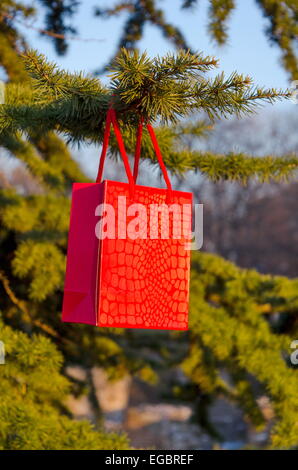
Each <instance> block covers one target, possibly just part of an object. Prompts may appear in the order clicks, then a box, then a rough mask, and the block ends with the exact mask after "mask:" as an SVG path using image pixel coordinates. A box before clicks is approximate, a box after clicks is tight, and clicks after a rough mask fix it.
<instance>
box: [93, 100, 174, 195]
mask: <svg viewBox="0 0 298 470" xmlns="http://www.w3.org/2000/svg"><path fill="white" fill-rule="evenodd" d="M111 124H113V127H114V132H115V136H116V139H117V142H118V146H119V151H120V155H121V157H122V160H123V163H124V167H125V171H126V174H127V178H128V182H129V186H130V191H131V194H134V188H135V184H136V180H137V177H138V171H139V161H140V155H141V144H142V133H143V118H141V120H140V123H139V125H138V130H137V140H136V148H135V161H134V169H133V174H132V172H131V169H130V165H129V160H128V156H127V153H126V150H125V146H124V142H123V139H122V135H121V131H120V128H119V125H118V121H117V117H116V112H115V110H114V109H113V108H110V109H109V110H108V113H107V119H106V127H105V131H104V137H103V145H102V151H101V156H100V163H99V168H98V173H97V178H96V183H101V182H102V176H103V168H104V162H105V157H106V154H107V149H108V144H109V138H110V133H111ZM147 129H148V132H149V135H150V138H151V141H152V144H153V148H154V150H155V154H156V157H157V161H158V163H159V165H160V168H161V171H162V174H163V177H164V180H165V183H166V185H167V189H168V194H167V202H168V203H169V202H170V201H171V200H172V196H173V189H172V185H171V181H170V178H169V176H168V172H167V169H166V166H165V164H164V162H163V158H162V155H161V151H160V148H159V145H158V142H157V139H156V135H155V132H154V129H153V127H152V126H151V124H147Z"/></svg>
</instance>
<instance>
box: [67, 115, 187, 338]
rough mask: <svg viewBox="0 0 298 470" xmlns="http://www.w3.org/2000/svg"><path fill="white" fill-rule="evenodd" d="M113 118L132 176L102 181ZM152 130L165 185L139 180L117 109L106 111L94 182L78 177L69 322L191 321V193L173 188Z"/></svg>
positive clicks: (159, 324) (176, 326) (140, 324)
mask: <svg viewBox="0 0 298 470" xmlns="http://www.w3.org/2000/svg"><path fill="white" fill-rule="evenodd" d="M111 124H113V127H114V132H115V135H116V138H117V142H118V145H119V150H120V155H121V157H122V159H123V162H124V166H125V170H126V174H127V177H128V183H123V182H118V181H108V180H105V181H102V174H103V167H104V161H105V155H106V151H107V147H108V141H109V135H110V128H111ZM147 129H148V132H149V135H150V137H151V139H152V143H153V146H154V149H155V153H156V156H157V160H158V162H159V165H160V167H161V170H162V174H163V176H164V179H165V182H166V185H167V189H160V188H152V187H147V186H140V185H137V184H136V178H137V173H138V162H139V156H140V147H141V135H142V124H140V126H139V128H138V138H137V147H136V158H135V166H134V173H133V174H132V172H131V169H130V165H129V161H128V157H127V154H126V151H125V147H124V143H123V140H122V136H121V133H120V129H119V125H118V123H117V119H116V115H115V111H114V110H113V109H110V110H109V112H108V115H107V122H106V128H105V135H104V142H103V149H102V154H101V159H100V166H99V172H98V177H97V180H96V181H97V182H96V183H74V185H73V192H72V205H71V216H70V229H69V238H68V251H67V267H66V278H65V289H64V299H63V309H62V310H63V312H62V320H63V321H64V322H74V323H88V324H92V325H97V326H108V327H122V328H123V327H126V328H153V329H171V330H186V329H187V328H188V303H189V270H190V251H189V242H190V236H191V235H190V234H191V205H192V194H191V193H187V192H182V191H174V190H172V187H171V183H170V180H169V177H168V174H167V170H166V167H165V165H164V163H163V161H162V156H161V153H160V149H159V147H158V143H157V140H156V137H155V134H154V130H153V128H152V127H151V126H150V125H149V124H147Z"/></svg>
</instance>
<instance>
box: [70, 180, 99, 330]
mask: <svg viewBox="0 0 298 470" xmlns="http://www.w3.org/2000/svg"><path fill="white" fill-rule="evenodd" d="M103 196H104V185H103V183H101V184H99V183H74V185H73V191H72V204H71V215H70V226H69V235H68V249H67V264H66V275H65V287H64V298H63V307H62V321H64V322H74V323H88V324H92V325H96V324H97V315H96V291H97V280H98V279H97V277H98V276H97V273H98V251H99V249H100V243H99V240H98V238H97V237H96V234H95V226H96V221H97V220H96V216H95V209H96V207H97V206H98V204H100V203H101V202H102V201H103Z"/></svg>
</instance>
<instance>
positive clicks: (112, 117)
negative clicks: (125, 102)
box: [96, 108, 135, 195]
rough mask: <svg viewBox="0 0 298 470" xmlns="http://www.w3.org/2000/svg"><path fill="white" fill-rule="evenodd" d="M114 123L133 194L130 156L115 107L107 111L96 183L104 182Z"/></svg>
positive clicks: (133, 185) (133, 183) (133, 184)
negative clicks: (105, 165)
mask: <svg viewBox="0 0 298 470" xmlns="http://www.w3.org/2000/svg"><path fill="white" fill-rule="evenodd" d="M112 124H113V128H114V132H115V136H116V139H117V142H118V147H119V151H120V155H121V157H122V160H123V163H124V167H125V171H126V175H127V178H128V182H129V188H130V193H131V195H133V193H134V187H135V182H134V179H133V176H132V172H131V169H130V165H129V160H128V156H127V153H126V150H125V146H124V142H123V139H122V135H121V131H120V128H119V125H118V121H117V118H116V113H115V110H114V109H113V108H109V110H108V113H107V119H106V126H105V131H104V137H103V145H102V151H101V156H100V162H99V168H98V173H97V177H96V183H101V182H102V176H103V168H104V163H105V158H106V154H107V150H108V145H109V139H110V134H111V125H112Z"/></svg>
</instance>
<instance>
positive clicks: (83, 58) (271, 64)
mask: <svg viewBox="0 0 298 470" xmlns="http://www.w3.org/2000/svg"><path fill="white" fill-rule="evenodd" d="M30 3H31V2H30ZM159 3H160V5H161V6H162V7H163V8H165V11H166V17H167V19H168V20H169V21H170V22H172V23H174V24H176V25H178V26H179V27H180V28H181V29H182V31H183V32H184V34H185V36H186V38H187V40H188V42H189V44H190V45H191V47H192V48H193V49H195V50H198V51H203V52H204V53H205V54H210V55H215V56H216V57H218V58H219V59H220V70H224V71H225V72H226V73H230V72H232V71H234V70H237V71H238V72H241V73H244V74H248V75H250V76H252V77H253V79H254V80H255V81H256V83H258V85H264V86H270V87H281V88H286V87H287V86H288V81H287V74H286V72H285V71H284V70H283V69H282V67H281V65H280V63H279V60H280V51H279V50H278V48H277V47H275V46H274V47H271V46H270V45H269V43H268V40H267V38H266V37H265V35H264V29H265V27H266V24H267V20H266V19H265V18H263V16H262V13H261V10H260V9H259V7H258V6H257V5H256V2H255V0H245V1H244V0H242V1H240V0H238V2H237V3H238V6H237V9H236V11H235V12H234V13H233V15H232V18H231V20H230V39H229V44H228V45H226V46H224V47H217V46H216V45H215V44H214V43H212V42H211V41H210V39H209V37H208V35H207V34H206V25H207V22H208V17H207V6H208V2H207V0H200V1H199V2H198V4H199V5H198V7H196V8H195V9H194V10H193V11H190V10H181V9H180V8H179V5H180V4H181V0H172V1H171V0H160V2H159ZM96 4H97V5H98V4H99V5H101V4H106V5H107V4H109V2H108V1H106V2H104V1H103V2H96V0H84V1H82V5H81V7H80V9H79V14H78V15H76V17H75V18H74V20H73V23H74V25H75V26H77V27H78V30H79V36H80V37H81V38H94V39H98V40H99V41H98V42H95V41H94V42H83V41H76V40H72V41H70V47H69V52H68V54H67V55H66V56H65V57H58V56H57V55H56V54H55V51H54V48H53V46H52V45H51V43H50V41H49V40H48V39H46V38H44V37H40V35H39V34H38V33H37V32H36V31H33V30H29V29H26V36H27V37H28V36H29V41H30V43H31V45H32V46H33V47H34V48H37V49H38V50H39V51H40V52H43V53H45V54H46V55H47V56H48V57H49V58H50V59H51V60H55V61H56V62H57V63H58V64H60V65H61V66H63V67H64V68H67V69H69V70H85V71H88V72H92V71H93V70H95V69H98V68H100V67H101V66H102V65H103V64H104V63H105V62H106V61H107V60H108V59H109V58H110V57H111V56H112V54H113V52H114V50H115V46H116V44H117V41H118V39H119V33H120V30H121V26H122V25H123V23H124V20H125V16H124V15H121V16H119V17H118V18H112V19H109V20H102V19H100V18H96V17H94V15H93V9H94V6H95V5H96ZM34 26H35V27H36V26H38V22H35V23H34ZM20 29H22V30H24V28H23V27H21V28H20ZM24 32H25V31H24ZM139 47H140V49H141V50H147V52H148V54H149V55H155V54H164V53H166V52H168V51H169V50H173V47H172V46H171V44H170V43H169V42H168V41H166V40H165V39H164V38H163V37H162V36H161V34H160V32H159V31H158V30H157V29H156V28H154V27H150V26H149V27H147V28H146V30H145V37H144V39H143V40H142V41H141V42H140V45H139Z"/></svg>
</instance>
